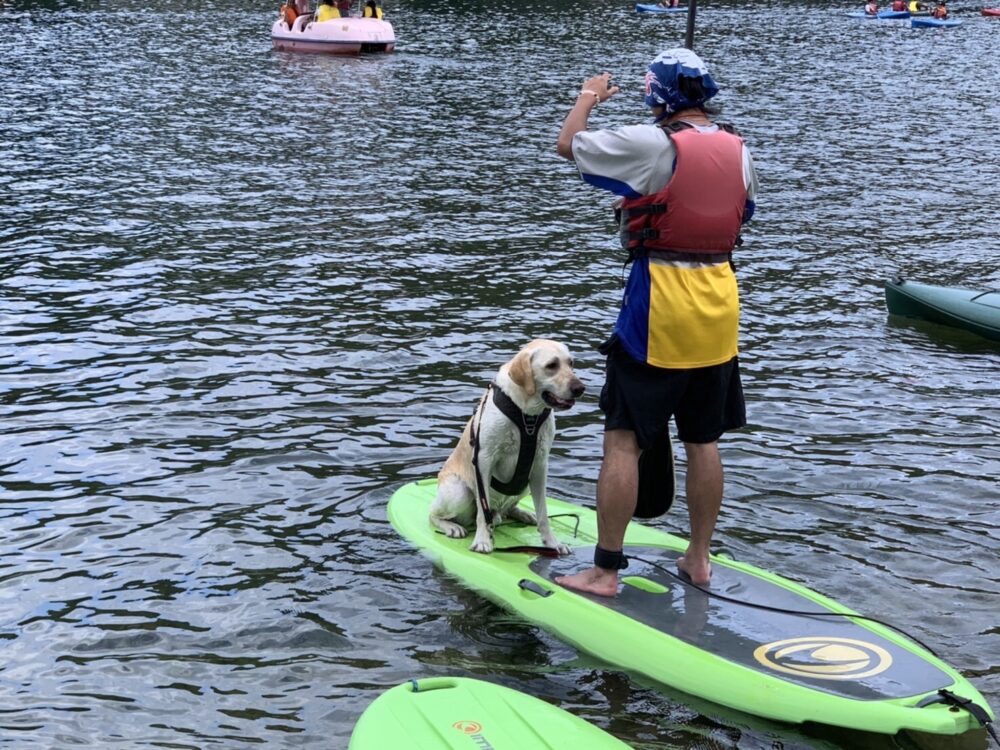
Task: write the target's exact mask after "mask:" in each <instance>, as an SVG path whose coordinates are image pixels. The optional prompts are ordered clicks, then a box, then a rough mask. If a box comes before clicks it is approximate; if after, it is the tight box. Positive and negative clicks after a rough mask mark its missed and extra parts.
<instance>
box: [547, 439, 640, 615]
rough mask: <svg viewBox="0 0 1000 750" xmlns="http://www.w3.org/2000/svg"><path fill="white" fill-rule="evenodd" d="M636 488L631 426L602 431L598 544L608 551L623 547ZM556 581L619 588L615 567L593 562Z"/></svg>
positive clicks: (610, 591) (595, 590) (591, 588)
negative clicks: (610, 568) (625, 428)
mask: <svg viewBox="0 0 1000 750" xmlns="http://www.w3.org/2000/svg"><path fill="white" fill-rule="evenodd" d="M638 491H639V445H638V443H636V440H635V433H634V432H632V431H630V430H609V431H608V432H605V433H604V459H603V460H602V462H601V473H600V475H599V476H598V477H597V545H598V546H599V547H602V548H603V549H606V550H609V551H611V552H618V551H620V550H621V549H622V543H623V541H624V539H625V529H626V528H627V527H628V523H629V521H630V520H632V513H633V512H634V511H635V503H636V496H637V494H638ZM555 580H556V583H559V584H562V585H563V586H566V587H568V588H571V589H578V590H580V591H587V592H589V593H591V594H599V595H601V596H614V595H615V594H616V593H617V592H618V571H617V570H609V569H607V568H598V567H597V566H594V567H592V568H589V569H588V570H584V571H581V572H579V573H574V574H573V575H570V576H560V577H558V578H556V579H555Z"/></svg>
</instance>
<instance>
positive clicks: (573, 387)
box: [569, 380, 587, 398]
mask: <svg viewBox="0 0 1000 750" xmlns="http://www.w3.org/2000/svg"><path fill="white" fill-rule="evenodd" d="M586 390H587V389H586V388H584V387H583V383H581V382H580V381H579V380H577V381H575V382H573V383H571V384H570V388H569V392H570V393H572V394H573V398H580V396H582V395H583V394H584V393H585V392H586Z"/></svg>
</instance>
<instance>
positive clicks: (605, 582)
mask: <svg viewBox="0 0 1000 750" xmlns="http://www.w3.org/2000/svg"><path fill="white" fill-rule="evenodd" d="M555 582H556V583H558V584H559V585H560V586H565V587H566V588H568V589H576V590H577V591H586V592H587V593H588V594H597V595H598V596H614V595H615V594H617V593H618V571H617V570H605V569H604V568H591V569H590V570H584V571H581V572H579V573H574V574H573V575H571V576H557V577H556V578H555Z"/></svg>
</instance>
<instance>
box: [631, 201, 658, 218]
mask: <svg viewBox="0 0 1000 750" xmlns="http://www.w3.org/2000/svg"><path fill="white" fill-rule="evenodd" d="M666 212H667V204H666V203H650V204H648V205H646V206H635V207H633V208H630V209H629V210H628V215H629V216H642V215H643V214H664V213H666Z"/></svg>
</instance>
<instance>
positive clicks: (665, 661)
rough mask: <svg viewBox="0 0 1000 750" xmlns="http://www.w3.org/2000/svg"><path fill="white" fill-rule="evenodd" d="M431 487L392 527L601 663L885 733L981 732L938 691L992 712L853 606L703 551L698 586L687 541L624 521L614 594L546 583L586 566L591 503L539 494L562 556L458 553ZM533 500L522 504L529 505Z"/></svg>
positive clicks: (749, 708) (465, 548) (772, 712)
mask: <svg viewBox="0 0 1000 750" xmlns="http://www.w3.org/2000/svg"><path fill="white" fill-rule="evenodd" d="M436 492H437V485H436V482H435V480H426V481H420V482H414V483H411V484H407V485H405V486H403V487H401V488H400V489H399V490H397V491H396V492H395V493H394V494H393V496H392V498H391V499H390V501H389V507H388V514H389V520H390V522H391V523H392V525H393V526H394V527H395V528H396V530H397V531H398V532H399V533H400V534H402V535H403V536H404V537H405V538H406V539H408V540H410V541H411V542H412V543H413V544H415V545H416V546H417V547H419V548H421V549H422V550H423V551H424V552H425V553H426V554H427V555H428V556H429V557H430V558H431V559H432V560H433V561H434V563H435V564H436V565H438V566H439V567H441V568H442V569H443V570H445V571H447V572H448V573H450V574H452V575H454V576H456V577H457V578H459V579H460V580H461V581H463V582H464V583H465V584H467V585H468V586H470V587H471V588H473V589H475V590H476V591H478V592H479V593H481V594H482V595H483V596H485V597H487V598H489V599H491V600H493V601H494V602H497V603H498V604H500V605H502V606H504V607H506V608H508V609H510V610H513V611H515V612H517V613H518V614H520V615H521V616H522V617H524V618H525V619H526V620H528V621H530V622H533V623H536V624H538V625H539V626H541V627H543V628H545V629H546V630H549V631H551V632H552V633H554V634H555V635H557V636H558V637H560V638H562V639H563V640H565V641H567V642H569V643H571V644H573V645H574V646H576V647H577V648H579V649H580V650H582V651H586V652H589V653H591V654H593V655H595V656H597V657H599V658H601V659H603V660H604V661H606V662H608V663H609V664H614V665H617V666H618V667H621V668H624V669H627V670H632V671H634V672H636V673H640V674H644V675H646V676H648V677H651V678H653V679H654V680H657V681H659V682H661V683H663V684H665V685H669V686H671V687H674V688H677V689H679V690H682V691H684V692H687V693H690V694H691V695H695V696H698V697H700V698H704V699H706V700H709V701H712V702H715V703H718V704H721V705H724V706H728V707H730V708H735V709H737V710H740V711H743V712H746V713H749V714H754V715H756V716H762V717H765V718H769V719H775V720H778V721H785V722H792V723H802V722H817V723H821V724H829V725H833V726H840V727H847V728H851V729H858V730H863V731H869V732H881V733H886V734H895V733H896V732H898V731H900V730H902V729H910V730H915V731H920V732H929V733H933V734H946V735H955V734H961V733H964V732H966V731H968V730H970V729H975V728H977V727H979V722H978V721H976V720H975V719H974V718H973V716H972V715H971V714H970V713H969V712H968V711H966V710H962V709H958V708H955V707H954V706H949V705H946V704H945V703H944V702H942V697H941V694H940V693H939V692H938V691H940V690H946V691H949V692H951V693H953V694H955V695H957V696H960V697H961V698H964V699H968V700H971V701H973V702H974V703H975V704H977V705H978V706H981V707H983V709H984V710H985V711H986V712H987V714H988V715H989V716H990V717H991V718H992V712H991V710H990V708H989V707H988V706H987V705H986V701H985V700H984V699H983V697H982V695H980V694H979V692H978V691H977V690H976V689H975V688H974V687H973V686H972V684H971V683H969V682H968V680H966V679H965V678H964V677H962V675H960V674H959V673H958V672H957V671H955V670H954V669H953V668H952V667H950V666H948V665H947V664H945V663H944V662H943V661H941V660H940V659H938V658H936V657H935V656H934V655H933V654H931V653H929V652H928V651H927V650H926V649H924V648H922V647H920V646H919V645H918V644H916V643H914V642H913V641H912V640H910V639H908V638H906V637H905V636H903V635H901V634H899V633H898V632H896V631H895V630H893V629H891V628H888V627H885V626H883V625H879V624H877V623H873V622H869V621H865V620H862V619H859V618H851V617H842V616H839V614H838V615H831V614H830V613H847V614H857V613H855V612H853V610H850V609H848V608H847V607H845V606H843V605H841V604H839V603H837V602H835V601H833V600H831V599H829V598H827V597H825V596H823V595H821V594H818V593H816V592H815V591H812V590H810V589H808V588H806V587H804V586H801V585H799V584H797V583H795V582H793V581H790V580H787V579H785V578H781V577H780V576H777V575H774V574H773V573H768V572H766V571H764V570H761V569H759V568H755V567H753V566H751V565H747V564H745V563H740V562H735V561H733V560H728V559H723V558H719V557H714V558H713V560H712V584H711V587H710V589H709V592H708V593H705V592H704V591H701V590H699V589H698V588H696V587H694V586H692V585H690V584H687V583H684V582H683V581H681V580H679V579H678V578H676V577H675V576H673V575H671V572H673V571H675V570H676V565H675V562H676V559H677V557H679V556H680V555H681V554H682V553H683V551H684V549H685V548H686V547H687V542H686V541H685V540H684V539H681V538H680V537H677V536H674V535H672V534H667V533H665V532H663V531H660V530H657V529H653V528H650V527H648V526H644V525H641V524H638V523H632V524H630V526H629V529H628V532H627V534H626V537H625V553H626V554H627V555H628V557H629V561H630V562H629V567H628V569H627V570H625V571H622V581H623V583H622V585H621V587H620V589H619V593H618V595H617V596H616V597H613V598H609V597H599V596H592V595H589V594H582V593H578V592H574V591H570V590H568V589H565V588H563V587H561V586H559V585H558V584H556V583H555V582H554V581H553V579H554V578H555V577H556V576H560V575H565V574H566V573H571V572H574V571H577V570H581V569H583V568H585V567H589V566H590V564H591V561H592V555H593V548H594V544H595V543H596V540H597V520H596V514H595V513H594V512H593V511H592V510H590V509H588V508H584V507H581V506H578V505H572V504H570V503H565V502H562V501H558V500H549V501H548V510H549V516H550V518H551V523H552V530H553V532H554V533H555V534H556V536H557V537H558V538H559V540H560V541H561V542H563V543H565V544H567V545H569V546H570V547H571V548H572V551H573V553H572V554H571V555H568V556H565V557H562V558H557V559H553V558H549V557H542V556H536V555H532V554H525V553H523V552H500V551H494V552H493V553H492V554H489V555H483V554H480V553H477V552H472V551H470V550H469V539H470V538H471V537H468V538H466V539H451V538H449V537H446V536H444V535H443V534H441V533H439V532H437V531H436V529H434V527H432V526H431V524H430V523H429V521H428V520H427V514H428V510H429V509H430V504H431V501H432V500H433V499H434V496H435V494H436ZM530 504H531V503H530V499H525V500H523V501H522V506H523V507H524V508H526V509H528V508H529V506H530ZM494 540H495V544H496V547H497V548H498V549H499V548H504V547H516V546H523V545H538V544H540V543H541V541H540V539H539V538H538V532H537V530H536V529H535V528H534V527H533V526H531V527H529V526H523V525H517V524H505V525H501V526H500V527H498V528H497V529H495V534H494ZM720 597H727V598H728V600H727V599H723V598H720ZM730 600H737V601H739V602H753V603H756V604H760V605H766V606H768V607H773V608H777V609H782V610H795V611H797V612H806V613H809V614H806V615H803V614H789V613H787V612H775V611H770V610H764V609H758V608H752V607H748V606H744V605H742V604H738V603H735V602H733V601H730Z"/></svg>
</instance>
